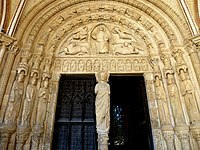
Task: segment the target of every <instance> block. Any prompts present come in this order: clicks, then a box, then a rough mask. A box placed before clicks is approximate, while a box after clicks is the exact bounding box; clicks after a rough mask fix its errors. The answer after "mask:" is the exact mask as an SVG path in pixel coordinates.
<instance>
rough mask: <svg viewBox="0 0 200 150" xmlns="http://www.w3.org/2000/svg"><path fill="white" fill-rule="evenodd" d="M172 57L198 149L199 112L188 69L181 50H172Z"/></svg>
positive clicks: (199, 139)
mask: <svg viewBox="0 0 200 150" xmlns="http://www.w3.org/2000/svg"><path fill="white" fill-rule="evenodd" d="M173 57H174V59H175V60H176V70H177V73H178V75H179V78H180V90H181V95H182V96H183V98H184V102H185V105H186V109H187V113H188V116H189V120H190V129H191V131H192V133H193V137H194V138H195V139H196V141H197V142H198V146H199V148H200V128H199V124H200V112H199V108H198V105H197V102H196V97H195V93H194V88H193V85H192V82H191V80H190V77H189V73H188V67H187V65H186V63H185V61H184V58H183V52H182V51H181V49H179V48H176V49H174V50H173ZM194 133H195V134H194ZM196 133H198V135H199V136H195V135H196Z"/></svg>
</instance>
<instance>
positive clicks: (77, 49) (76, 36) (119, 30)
mask: <svg viewBox="0 0 200 150" xmlns="http://www.w3.org/2000/svg"><path fill="white" fill-rule="evenodd" d="M139 39H140V38H139V37H138V35H135V33H133V32H130V31H129V30H127V29H125V28H123V27H120V26H117V25H111V24H107V23H101V24H90V25H87V26H83V27H80V28H78V29H76V30H75V31H73V33H71V34H69V36H67V37H66V38H65V40H63V42H62V43H61V45H62V46H61V47H60V51H59V52H58V54H57V55H58V56H59V57H64V56H66V55H73V56H80V55H91V56H94V55H102V54H109V55H118V56H119V55H121V56H123V55H136V54H140V55H144V54H147V53H146V52H145V44H144V43H142V42H141V41H139Z"/></svg>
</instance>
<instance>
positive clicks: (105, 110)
mask: <svg viewBox="0 0 200 150" xmlns="http://www.w3.org/2000/svg"><path fill="white" fill-rule="evenodd" d="M96 78H97V82H98V83H97V84H96V86H95V93H96V101H95V108H96V128H97V133H108V131H109V129H110V85H109V84H108V83H107V80H108V74H107V73H106V72H98V73H97V74H96Z"/></svg>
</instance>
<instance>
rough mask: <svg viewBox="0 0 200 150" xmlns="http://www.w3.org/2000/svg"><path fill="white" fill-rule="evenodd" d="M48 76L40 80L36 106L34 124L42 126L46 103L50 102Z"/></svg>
mask: <svg viewBox="0 0 200 150" xmlns="http://www.w3.org/2000/svg"><path fill="white" fill-rule="evenodd" d="M48 87H49V78H48V77H46V78H45V79H44V80H43V81H42V87H41V88H40V89H39V93H38V107H37V117H36V125H39V126H41V127H43V125H44V121H45V118H46V113H47V105H48V103H49V102H50V99H49V89H48Z"/></svg>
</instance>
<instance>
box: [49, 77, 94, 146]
mask: <svg viewBox="0 0 200 150" xmlns="http://www.w3.org/2000/svg"><path fill="white" fill-rule="evenodd" d="M95 84H96V79H95V76H94V75H63V76H61V79H60V83H59V92H58V100H57V107H56V118H55V125H54V136H53V144H52V145H53V146H52V149H53V150H96V149H97V148H96V147H97V140H96V139H97V137H96V124H95V93H94V87H95Z"/></svg>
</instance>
